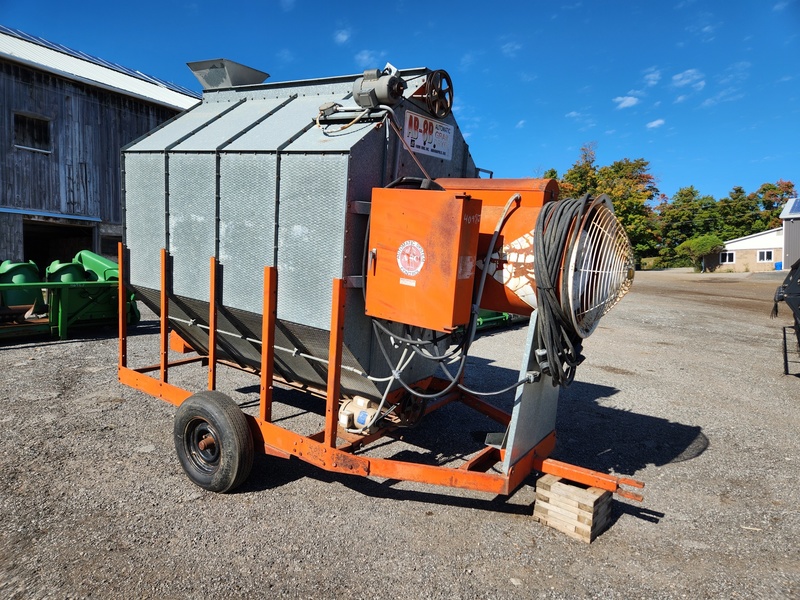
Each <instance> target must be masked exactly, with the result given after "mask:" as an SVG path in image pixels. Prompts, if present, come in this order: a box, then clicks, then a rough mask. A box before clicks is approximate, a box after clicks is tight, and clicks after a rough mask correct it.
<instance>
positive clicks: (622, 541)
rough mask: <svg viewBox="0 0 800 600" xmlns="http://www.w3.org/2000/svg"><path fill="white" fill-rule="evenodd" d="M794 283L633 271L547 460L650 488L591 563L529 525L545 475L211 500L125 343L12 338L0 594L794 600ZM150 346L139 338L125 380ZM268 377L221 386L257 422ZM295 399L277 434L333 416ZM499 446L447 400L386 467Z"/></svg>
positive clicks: (484, 351)
mask: <svg viewBox="0 0 800 600" xmlns="http://www.w3.org/2000/svg"><path fill="white" fill-rule="evenodd" d="M782 279H783V274H778V273H767V274H705V275H698V274H694V273H688V272H684V271H668V272H641V273H637V280H636V282H635V283H634V287H633V291H632V292H631V293H630V294H629V295H628V296H627V297H626V298H625V299H624V300H623V301H622V302H621V303H620V305H619V306H617V307H616V308H614V310H613V311H612V312H611V313H610V314H609V315H608V316H607V317H606V318H605V319H604V320H603V321H602V323H601V324H600V327H599V328H598V330H597V331H596V332H595V333H594V334H593V336H592V337H591V338H589V339H588V340H587V342H586V345H585V354H586V356H587V360H586V362H585V363H584V364H583V365H582V366H581V367H580V368H579V370H578V375H577V378H576V381H575V382H574V383H573V384H572V385H571V386H570V387H569V388H568V389H567V390H566V391H564V392H562V396H561V402H560V405H559V415H558V439H559V441H558V445H557V448H556V451H555V453H554V455H553V456H554V458H558V459H561V460H565V461H567V462H572V463H575V464H579V465H582V466H585V467H589V468H592V469H596V470H600V471H607V472H614V473H617V474H621V475H627V476H632V477H634V478H637V479H640V480H643V481H645V482H646V488H645V490H644V493H645V501H644V502H643V503H641V504H637V503H632V502H627V501H621V500H615V503H614V507H613V522H612V525H611V527H610V528H609V529H608V530H607V531H606V532H605V533H604V534H603V535H601V536H600V537H598V538H597V539H596V540H595V541H594V543H592V544H591V545H586V544H583V543H581V542H578V541H576V540H573V539H571V538H568V537H567V536H565V535H563V534H561V533H559V532H557V531H555V530H552V529H549V528H547V527H545V526H543V525H541V524H539V523H537V522H535V521H534V520H533V519H532V517H531V516H530V515H531V513H532V505H533V500H534V493H533V488H532V485H533V484H534V480H533V478H531V479H530V480H529V481H528V482H527V484H526V485H524V486H523V487H522V488H521V489H520V490H519V491H517V492H516V493H515V494H514V495H513V496H511V497H510V498H493V497H489V496H487V495H486V494H479V493H472V492H465V491H450V490H447V489H440V488H434V487H430V486H424V485H417V484H411V483H405V482H394V481H379V480H371V479H362V478H356V477H347V476H340V475H330V474H327V473H325V472H323V471H321V470H319V469H316V468H314V467H312V466H309V465H306V464H304V463H302V462H299V461H295V460H293V461H284V460H281V459H276V458H269V457H264V456H257V457H256V464H255V467H254V470H253V474H252V475H251V477H250V479H249V480H248V481H247V482H246V483H245V485H244V486H243V487H242V488H240V489H239V490H237V492H236V493H232V494H225V495H219V494H213V493H208V492H205V491H204V490H202V489H200V488H197V487H195V486H194V485H193V484H191V483H190V482H189V480H188V479H187V478H186V477H185V476H184V474H183V471H182V470H181V468H180V466H179V464H178V460H177V458H176V456H175V451H174V447H173V441H172V416H173V414H174V409H173V407H171V406H170V405H169V404H167V403H165V402H162V401H160V400H156V399H154V398H151V397H149V396H147V395H145V394H142V393H140V392H137V391H135V390H132V389H129V388H126V387H124V386H122V385H120V384H119V383H117V381H116V348H117V346H116V338H115V337H114V332H113V331H105V332H99V333H98V334H97V335H96V336H94V337H92V338H82V339H73V340H69V341H65V342H59V341H51V340H47V341H42V340H38V341H35V340H24V341H20V340H17V341H14V342H13V343H8V342H5V343H2V344H0V368H2V374H1V375H0V407H2V410H0V439H2V444H0V470H2V473H3V475H2V477H0V598H6V599H12V598H14V599H16V598H83V597H100V598H111V597H113V598H187V597H193V598H195V597H201V596H206V595H214V596H217V597H224V598H254V597H259V598H261V597H263V598H267V597H270V598H271V597H291V598H447V599H452V598H527V597H532V598H536V597H546V598H550V597H552V598H567V597H569V598H572V597H602V598H629V597H638V598H659V597H664V598H683V597H686V598H711V597H714V598H716V597H724V598H753V597H761V598H794V597H800V551H799V550H798V547H799V546H798V542H797V540H798V539H799V538H800V512H799V511H798V507H799V506H800V488H798V485H797V479H798V475H800V452H798V449H800V440H798V431H800V418H798V404H797V401H798V396H799V394H798V391H799V390H800V380H798V377H797V376H785V375H783V374H782V371H783V369H782V367H783V365H782V360H781V355H780V334H781V333H780V332H781V329H780V328H781V325H783V324H789V323H790V319H791V317H790V311H789V310H788V308H787V307H785V305H784V306H782V307H781V315H780V317H779V319H778V320H775V321H772V320H770V319H769V316H768V315H769V311H770V309H771V304H772V302H771V300H772V294H773V292H774V290H775V287H776V286H777V285H778V283H780V281H782ZM150 318H152V316H151V317H150ZM524 339H525V328H524V327H519V328H516V329H509V330H505V331H502V332H493V333H490V334H487V335H484V336H482V337H481V338H480V339H479V340H478V341H477V342H476V344H475V345H474V354H475V356H474V358H473V359H472V363H471V369H470V374H469V380H468V383H470V384H472V385H474V386H484V387H485V388H486V389H491V388H498V387H501V386H502V385H504V384H506V383H508V382H510V381H513V380H514V378H515V377H516V370H517V369H518V363H519V347H520V345H521V344H522V343H523V342H524ZM156 344H157V331H156V327H155V322H153V321H145V322H144V323H142V325H141V326H140V327H139V329H138V331H137V332H136V334H135V335H133V336H132V337H131V340H130V354H131V364H132V366H141V365H144V364H148V363H151V362H156V358H155V350H156ZM791 372H792V373H800V362H798V363H794V364H792V365H791ZM173 381H174V382H176V383H178V384H182V385H185V386H188V387H191V388H192V389H200V388H201V387H202V385H203V382H204V379H203V374H202V373H201V372H197V371H194V370H192V369H188V370H187V371H186V372H185V373H183V374H181V375H180V376H176V378H175V379H174V380H173ZM257 383H258V382H257V380H255V378H253V377H252V376H245V375H243V374H238V373H235V374H233V375H231V376H226V377H225V378H224V380H223V379H221V383H220V387H221V388H222V389H223V390H224V391H227V392H228V393H230V394H231V395H233V396H234V398H235V399H236V400H237V401H238V402H240V403H241V404H244V405H246V406H247V407H248V410H253V406H252V404H253V401H254V400H255V399H257V395H256V393H257ZM279 398H280V399H281V400H282V401H284V402H285V404H281V405H279V406H280V411H279V412H278V413H277V414H276V416H277V418H280V419H284V421H283V422H284V423H285V424H289V423H292V425H291V426H292V427H293V428H294V425H295V424H296V425H297V429H298V430H301V431H302V430H304V429H307V430H308V431H309V432H310V431H313V430H314V429H315V428H318V427H319V424H320V423H321V422H322V421H321V419H322V417H321V416H320V414H319V412H320V410H321V406H320V402H319V401H317V400H313V399H310V398H309V397H306V396H303V395H300V394H297V393H289V392H286V393H282V394H281V395H280V396H279ZM499 403H500V404H501V405H503V406H505V407H506V408H507V407H508V406H509V403H510V398H503V399H501V400H500V401H499ZM491 430H496V427H495V426H494V425H493V424H492V423H490V422H487V421H486V419H484V418H483V417H480V416H477V415H476V414H475V413H473V412H472V411H469V410H468V409H466V408H464V407H462V406H460V405H450V406H448V407H446V408H445V409H443V410H441V411H439V412H438V413H434V414H432V415H430V416H429V417H428V418H427V419H426V420H425V421H424V422H423V423H422V424H421V425H420V426H419V427H418V428H416V429H414V430H410V431H408V432H407V434H405V435H404V439H403V441H402V442H396V443H395V444H396V447H395V444H392V445H386V446H383V447H381V449H380V450H379V452H382V453H383V454H384V455H400V456H407V455H408V454H409V453H414V454H416V455H418V456H420V457H421V458H422V459H423V460H425V459H436V460H438V461H442V462H448V461H457V460H458V459H459V458H460V457H462V456H463V455H464V454H465V453H467V452H472V451H474V450H476V449H478V448H479V447H480V446H479V442H478V441H476V440H481V439H482V438H483V436H484V434H485V432H486V431H491ZM303 432H304V433H305V432H306V431H303Z"/></svg>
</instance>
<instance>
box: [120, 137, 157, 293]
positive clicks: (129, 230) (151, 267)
mask: <svg viewBox="0 0 800 600" xmlns="http://www.w3.org/2000/svg"><path fill="white" fill-rule="evenodd" d="M164 202H165V198H164V155H163V154H162V153H160V152H155V153H149V154H126V155H125V226H126V227H125V244H126V245H127V246H128V248H129V249H130V256H131V264H130V272H129V274H130V281H131V283H132V284H133V285H135V286H143V287H147V288H152V289H159V288H160V287H161V279H160V275H159V264H160V261H161V249H162V248H164V247H165V246H166V243H167V234H166V215H165V207H164Z"/></svg>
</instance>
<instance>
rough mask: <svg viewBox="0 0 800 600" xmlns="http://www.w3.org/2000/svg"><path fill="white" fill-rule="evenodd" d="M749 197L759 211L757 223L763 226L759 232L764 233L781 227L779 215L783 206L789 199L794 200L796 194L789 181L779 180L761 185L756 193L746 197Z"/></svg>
mask: <svg viewBox="0 0 800 600" xmlns="http://www.w3.org/2000/svg"><path fill="white" fill-rule="evenodd" d="M750 197H752V199H753V200H755V202H756V204H757V206H758V208H759V211H760V214H759V221H760V222H761V223H762V224H763V229H761V231H766V230H768V229H774V228H776V227H780V226H781V219H780V214H781V211H782V210H783V206H784V204H786V201H787V200H788V199H789V198H796V197H797V192H796V191H795V188H794V184H793V183H792V182H791V181H784V180H783V179H779V180H778V181H777V183H763V184H761V187H760V188H758V191H757V192H753V193H751V194H750V195H749V196H748V198H750ZM756 233H757V232H756Z"/></svg>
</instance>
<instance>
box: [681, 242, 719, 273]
mask: <svg viewBox="0 0 800 600" xmlns="http://www.w3.org/2000/svg"><path fill="white" fill-rule="evenodd" d="M723 248H725V242H723V241H722V240H721V239H719V237H717V236H716V235H714V234H713V233H710V234H706V235H701V236H698V237H693V238H691V239H688V240H686V241H685V242H682V243H680V244H678V247H677V248H675V253H676V254H677V255H678V256H680V257H684V258H688V259H689V260H690V261H691V262H692V266H694V270H695V271H705V266H704V260H703V259H704V258H705V257H706V256H709V255H710V254H718V253H719V252H721V251H722V249H723Z"/></svg>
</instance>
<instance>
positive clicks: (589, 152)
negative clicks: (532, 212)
mask: <svg viewBox="0 0 800 600" xmlns="http://www.w3.org/2000/svg"><path fill="white" fill-rule="evenodd" d="M596 147H597V142H589V143H588V144H584V145H583V146H581V156H580V158H579V159H578V160H577V161H576V162H575V164H574V165H572V166H571V167H570V168H569V170H568V171H567V172H566V173H564V177H562V178H561V181H560V182H559V184H560V186H561V194H560V197H561V198H580V197H581V196H583V195H584V194H594V193H595V190H596V188H597V167H596V166H595V164H594V161H595V148H596Z"/></svg>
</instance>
